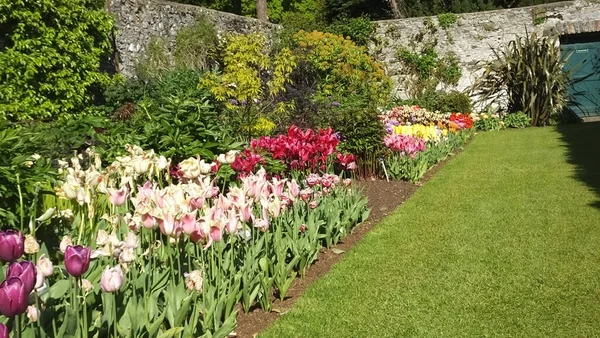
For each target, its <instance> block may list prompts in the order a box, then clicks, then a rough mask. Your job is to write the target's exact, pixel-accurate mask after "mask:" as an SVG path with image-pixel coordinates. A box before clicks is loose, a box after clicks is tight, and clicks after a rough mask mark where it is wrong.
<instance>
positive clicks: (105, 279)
mask: <svg viewBox="0 0 600 338" xmlns="http://www.w3.org/2000/svg"><path fill="white" fill-rule="evenodd" d="M123 279H124V277H123V271H122V270H121V267H120V266H118V265H117V266H116V267H114V268H109V267H108V266H107V267H106V269H105V270H104V272H103V273H102V277H101V278H100V287H101V288H102V290H103V291H104V292H115V291H117V290H119V289H120V288H121V286H122V285H123Z"/></svg>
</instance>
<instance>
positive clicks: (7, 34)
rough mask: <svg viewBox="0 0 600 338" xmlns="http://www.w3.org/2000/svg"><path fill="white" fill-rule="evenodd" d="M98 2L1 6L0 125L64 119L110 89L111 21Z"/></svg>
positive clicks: (56, 0)
mask: <svg viewBox="0 0 600 338" xmlns="http://www.w3.org/2000/svg"><path fill="white" fill-rule="evenodd" d="M104 4H105V3H104V1H98V0H39V1H3V2H0V32H2V34H3V35H4V38H5V39H6V44H7V47H6V49H4V50H2V51H1V52H0V78H2V81H1V82H0V119H8V120H10V121H22V120H34V119H54V118H59V117H65V118H67V117H69V116H71V115H73V114H76V113H81V112H84V111H85V110H86V108H87V107H88V105H89V104H90V103H92V102H93V100H94V93H98V92H101V88H102V87H103V86H104V85H106V84H107V83H109V81H110V77H109V76H108V74H105V73H103V72H101V71H100V59H101V58H102V57H103V56H106V55H108V53H109V51H110V49H111V43H110V40H109V34H110V32H111V30H112V27H113V22H112V19H111V17H110V15H109V14H108V13H107V12H105V10H104Z"/></svg>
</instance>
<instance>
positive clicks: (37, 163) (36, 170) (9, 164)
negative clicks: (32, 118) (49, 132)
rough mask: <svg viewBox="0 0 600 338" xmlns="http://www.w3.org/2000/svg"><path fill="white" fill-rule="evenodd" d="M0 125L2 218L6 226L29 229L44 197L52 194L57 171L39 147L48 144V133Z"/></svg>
mask: <svg viewBox="0 0 600 338" xmlns="http://www.w3.org/2000/svg"><path fill="white" fill-rule="evenodd" d="M0 126H1V127H2V128H0V129H1V130H0V196H2V198H0V219H2V225H3V226H4V225H9V226H25V222H26V223H27V224H28V223H29V222H30V221H32V220H33V219H34V218H36V217H37V216H38V215H37V213H38V212H40V211H41V207H42V204H43V203H42V202H43V200H42V194H47V193H49V190H50V188H49V186H48V185H49V183H52V182H54V180H55V178H56V171H55V170H54V169H53V168H51V160H50V159H49V158H48V157H45V156H41V155H40V154H39V153H38V149H37V148H36V147H35V144H36V143H43V142H48V140H47V139H46V138H45V135H44V134H39V133H34V132H31V131H30V130H27V129H24V128H12V127H8V126H7V125H5V124H0Z"/></svg>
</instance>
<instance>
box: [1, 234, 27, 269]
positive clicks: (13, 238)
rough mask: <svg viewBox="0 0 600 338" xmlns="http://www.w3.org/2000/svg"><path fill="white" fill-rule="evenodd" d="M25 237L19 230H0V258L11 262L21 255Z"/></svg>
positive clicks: (23, 249)
mask: <svg viewBox="0 0 600 338" xmlns="http://www.w3.org/2000/svg"><path fill="white" fill-rule="evenodd" d="M24 251H25V239H24V238H23V233H22V232H20V231H16V230H12V229H8V230H6V231H0V260H3V261H5V262H12V261H14V260H16V259H17V258H19V257H21V256H23V252H24Z"/></svg>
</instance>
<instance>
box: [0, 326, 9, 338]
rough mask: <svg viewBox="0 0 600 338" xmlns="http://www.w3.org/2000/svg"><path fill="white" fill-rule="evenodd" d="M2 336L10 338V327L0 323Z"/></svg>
mask: <svg viewBox="0 0 600 338" xmlns="http://www.w3.org/2000/svg"><path fill="white" fill-rule="evenodd" d="M0 338H8V328H7V327H6V325H4V324H2V323H0Z"/></svg>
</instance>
